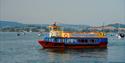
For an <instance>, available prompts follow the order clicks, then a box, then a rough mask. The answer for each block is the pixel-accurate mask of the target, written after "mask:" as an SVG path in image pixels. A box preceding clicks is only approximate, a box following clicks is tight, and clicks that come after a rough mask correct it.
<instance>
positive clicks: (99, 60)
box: [0, 32, 125, 63]
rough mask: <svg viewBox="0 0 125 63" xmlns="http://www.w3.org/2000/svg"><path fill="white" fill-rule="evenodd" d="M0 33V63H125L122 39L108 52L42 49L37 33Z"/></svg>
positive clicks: (110, 44) (113, 40) (110, 39)
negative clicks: (18, 34)
mask: <svg viewBox="0 0 125 63" xmlns="http://www.w3.org/2000/svg"><path fill="white" fill-rule="evenodd" d="M16 34H17V33H16V32H6V33H5V32H0V63H113V62H115V63H119V62H122V63H125V39H122V40H118V39H112V38H109V41H108V42H109V43H108V48H107V49H43V48H42V47H41V46H40V45H39V44H38V42H37V40H38V39H40V37H39V36H38V35H37V33H33V32H32V33H26V34H25V35H20V36H17V35H16Z"/></svg>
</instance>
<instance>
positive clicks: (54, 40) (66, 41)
mask: <svg viewBox="0 0 125 63" xmlns="http://www.w3.org/2000/svg"><path fill="white" fill-rule="evenodd" d="M48 28H49V30H50V32H49V34H48V35H45V37H43V39H41V40H38V42H39V44H40V45H41V46H42V47H43V48H106V47H107V43H108V39H107V37H106V36H105V33H103V32H64V31H63V30H62V27H61V26H57V25H56V23H54V24H53V25H51V26H49V27H48Z"/></svg>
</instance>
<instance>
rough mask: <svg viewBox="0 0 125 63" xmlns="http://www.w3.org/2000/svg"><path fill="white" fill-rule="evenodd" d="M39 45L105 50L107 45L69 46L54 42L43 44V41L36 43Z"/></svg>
mask: <svg viewBox="0 0 125 63" xmlns="http://www.w3.org/2000/svg"><path fill="white" fill-rule="evenodd" d="M38 42H39V44H40V45H41V46H42V47H43V48H106V47H107V43H105V42H101V43H100V44H97V45H70V44H64V43H55V42H45V41H43V40H39V41H38Z"/></svg>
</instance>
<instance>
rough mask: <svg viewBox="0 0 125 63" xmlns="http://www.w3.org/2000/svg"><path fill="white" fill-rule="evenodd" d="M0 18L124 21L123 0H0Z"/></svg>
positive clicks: (93, 22)
mask: <svg viewBox="0 0 125 63" xmlns="http://www.w3.org/2000/svg"><path fill="white" fill-rule="evenodd" d="M0 20H6V21H17V22H21V23H28V24H43V23H45V24H46V23H47V24H49V23H52V22H54V21H56V22H59V23H68V24H86V25H102V23H103V22H104V23H105V24H108V23H116V22H120V23H125V0H0Z"/></svg>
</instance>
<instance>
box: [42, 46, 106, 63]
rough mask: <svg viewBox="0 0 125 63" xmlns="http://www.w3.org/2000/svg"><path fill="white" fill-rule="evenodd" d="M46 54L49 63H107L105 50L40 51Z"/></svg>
mask: <svg viewBox="0 0 125 63" xmlns="http://www.w3.org/2000/svg"><path fill="white" fill-rule="evenodd" d="M43 50H44V51H47V52H48V61H49V62H50V63H51V62H52V63H56V62H57V63H58V62H61V63H69V62H71V63H76V62H77V63H83V62H86V63H88V62H90V63H91V62H101V63H102V62H103V63H106V62H107V48H104V49H41V51H43Z"/></svg>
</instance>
